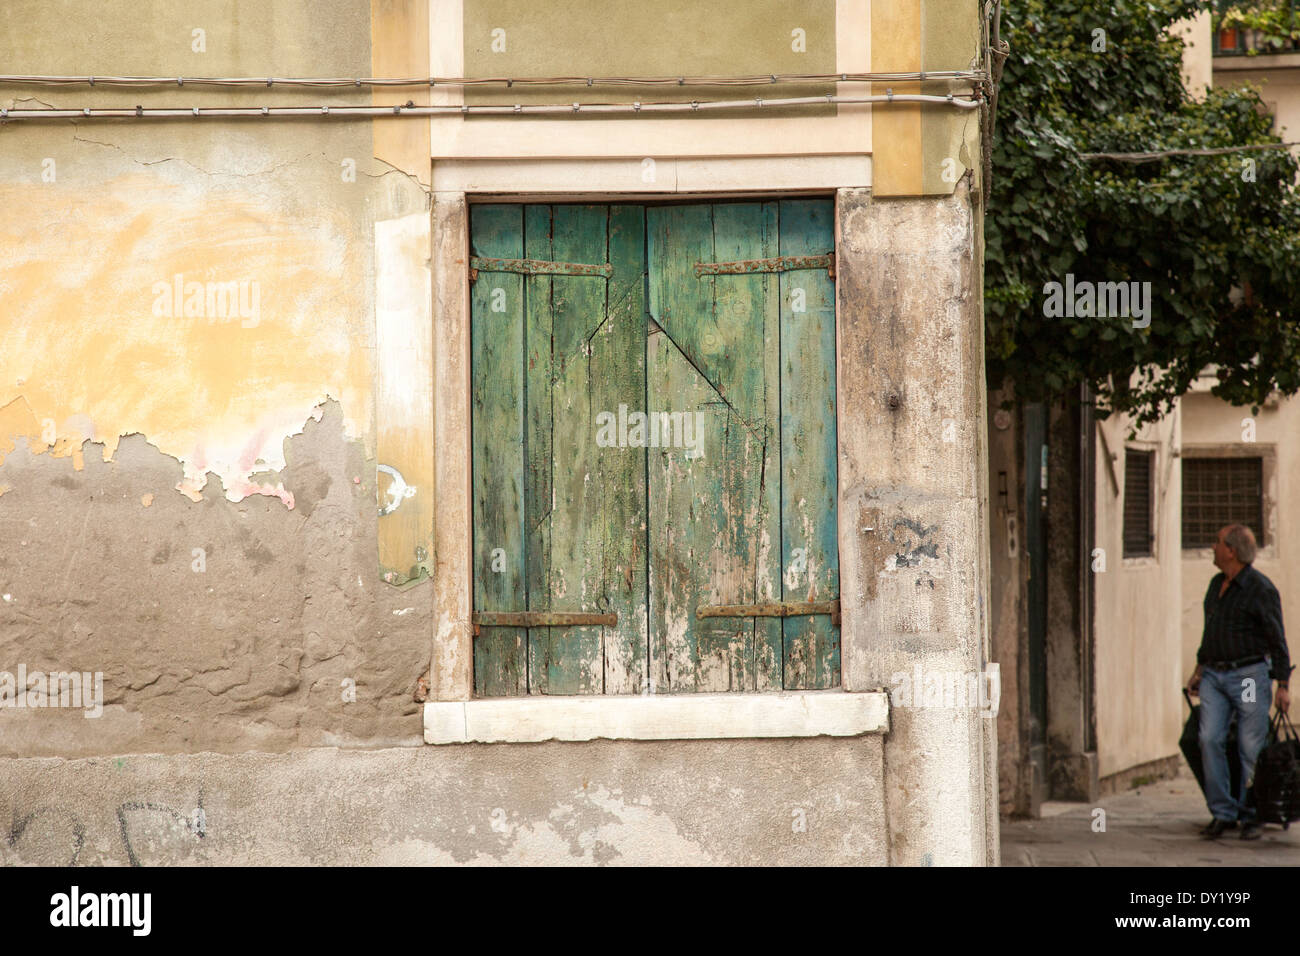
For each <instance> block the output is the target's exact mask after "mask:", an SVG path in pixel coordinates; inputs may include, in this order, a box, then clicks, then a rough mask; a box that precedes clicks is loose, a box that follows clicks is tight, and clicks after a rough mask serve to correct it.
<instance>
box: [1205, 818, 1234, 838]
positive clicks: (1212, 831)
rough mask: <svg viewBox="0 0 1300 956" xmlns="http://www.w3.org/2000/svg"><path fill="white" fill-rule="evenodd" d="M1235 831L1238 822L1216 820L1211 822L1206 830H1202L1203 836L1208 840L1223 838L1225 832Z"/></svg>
mask: <svg viewBox="0 0 1300 956" xmlns="http://www.w3.org/2000/svg"><path fill="white" fill-rule="evenodd" d="M1235 829H1237V821H1236V820H1219V819H1217V818H1216V819H1214V820H1211V821H1210V822H1209V823H1208V824H1207V825H1206V826H1205V828H1204V829H1203V830H1201V836H1203V837H1205V838H1206V839H1207V840H1215V839H1218V838H1219V837H1220V836H1222V835H1223V832H1224V831H1225V830H1235Z"/></svg>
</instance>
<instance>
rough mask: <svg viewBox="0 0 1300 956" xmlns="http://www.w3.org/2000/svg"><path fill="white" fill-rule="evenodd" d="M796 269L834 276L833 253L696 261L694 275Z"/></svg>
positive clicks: (741, 273)
mask: <svg viewBox="0 0 1300 956" xmlns="http://www.w3.org/2000/svg"><path fill="white" fill-rule="evenodd" d="M796 269H825V270H826V274H827V275H828V276H830V277H831V278H832V279H834V278H835V253H833V252H828V253H826V254H825V255H824V256H776V257H775V258H772V259H738V260H736V261H734V262H697V263H695V274H696V276H718V275H752V274H754V273H757V272H794V271H795V270H796Z"/></svg>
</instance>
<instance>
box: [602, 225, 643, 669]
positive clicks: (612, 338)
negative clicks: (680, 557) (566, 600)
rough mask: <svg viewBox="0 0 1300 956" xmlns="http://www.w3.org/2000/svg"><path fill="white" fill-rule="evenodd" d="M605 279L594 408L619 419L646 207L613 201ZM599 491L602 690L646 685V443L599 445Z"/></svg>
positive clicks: (636, 356)
mask: <svg viewBox="0 0 1300 956" xmlns="http://www.w3.org/2000/svg"><path fill="white" fill-rule="evenodd" d="M609 261H610V263H611V264H612V265H613V267H614V275H613V278H612V279H611V281H610V283H609V305H608V307H607V317H606V321H605V324H604V325H603V326H601V327H600V329H599V330H598V331H597V332H596V333H595V335H593V336H592V337H591V340H590V348H591V393H590V395H591V407H592V409H594V410H595V411H596V413H597V414H599V413H600V412H602V411H603V412H608V413H609V414H610V415H612V416H614V418H615V419H617V416H618V411H619V406H620V405H627V406H629V408H631V407H636V406H637V405H643V404H644V402H645V384H646V383H645V373H646V369H645V341H646V311H645V270H646V265H645V207H643V206H611V207H610V210H609ZM596 451H597V454H596V464H597V469H596V473H595V475H593V478H594V479H596V480H598V482H599V487H600V490H601V494H602V496H603V520H602V523H601V531H602V533H603V535H604V537H603V540H602V541H601V545H602V551H601V555H600V559H601V565H600V566H601V589H602V597H603V599H604V602H605V606H606V607H607V609H608V610H610V611H614V612H616V613H617V614H618V627H617V628H611V627H607V628H605V631H604V642H605V648H604V652H605V660H604V668H605V693H607V694H634V693H638V692H640V691H642V690H644V689H645V686H646V662H647V641H648V628H649V621H648V609H647V604H646V565H647V561H648V557H647V547H646V532H647V527H646V470H645V469H646V449H645V448H641V447H618V446H615V447H600V446H599V443H598V447H597V449H596Z"/></svg>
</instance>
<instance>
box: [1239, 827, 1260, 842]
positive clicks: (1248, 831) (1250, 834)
mask: <svg viewBox="0 0 1300 956" xmlns="http://www.w3.org/2000/svg"><path fill="white" fill-rule="evenodd" d="M1263 835H1264V828H1263V827H1262V826H1260V825H1259V824H1258V823H1247V824H1244V825H1243V826H1242V828H1241V838H1242V839H1243V840H1258V839H1259V838H1260V837H1262V836H1263Z"/></svg>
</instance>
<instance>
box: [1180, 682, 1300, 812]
mask: <svg viewBox="0 0 1300 956" xmlns="http://www.w3.org/2000/svg"><path fill="white" fill-rule="evenodd" d="M1183 697H1184V699H1185V700H1186V701H1187V706H1188V707H1190V708H1192V716H1190V717H1188V718H1187V723H1186V724H1184V725H1183V735H1182V736H1181V737H1179V738H1178V749H1179V750H1181V751H1182V752H1183V756H1184V757H1186V758H1187V765H1188V766H1189V767H1191V768H1192V773H1194V774H1195V775H1196V782H1197V783H1198V784H1200V786H1201V792H1202V793H1204V792H1205V767H1204V766H1203V765H1202V764H1201V705H1200V704H1193V703H1192V695H1191V694H1189V693H1188V692H1187V688H1186V687H1184V688H1183ZM1227 746H1228V779H1229V781H1230V782H1231V784H1232V793H1233V794H1234V795H1235V794H1236V793H1237V792H1238V790H1237V787H1238V785H1240V783H1241V754H1240V753H1238V752H1237V715H1236V714H1235V713H1234V714H1233V715H1232V717H1231V718H1230V719H1229V721H1228V745H1227ZM1256 767H1257V768H1258V764H1256ZM1255 776H1256V779H1258V777H1259V771H1258V769H1256V771H1255ZM1296 816H1300V813H1298V814H1296ZM1292 819H1295V817H1292Z"/></svg>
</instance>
